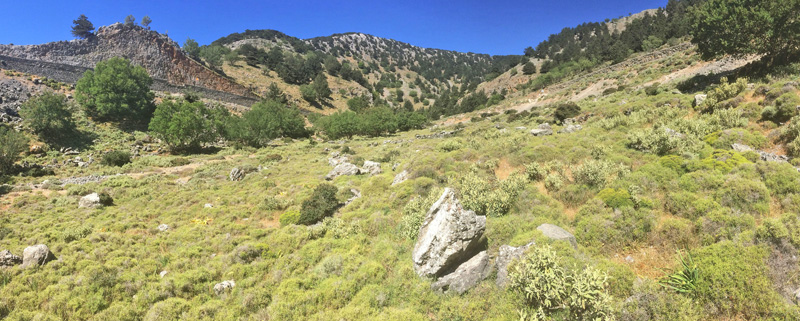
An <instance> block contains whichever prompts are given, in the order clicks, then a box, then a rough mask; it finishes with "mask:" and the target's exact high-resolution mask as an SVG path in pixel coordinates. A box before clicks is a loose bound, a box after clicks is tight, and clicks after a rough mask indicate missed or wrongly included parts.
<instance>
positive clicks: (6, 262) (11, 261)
mask: <svg viewBox="0 0 800 321" xmlns="http://www.w3.org/2000/svg"><path fill="white" fill-rule="evenodd" d="M19 264H22V258H21V257H19V256H16V255H14V254H11V252H10V251H9V250H3V251H2V252H0V266H14V265H19Z"/></svg>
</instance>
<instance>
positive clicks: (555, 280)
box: [509, 245, 613, 320]
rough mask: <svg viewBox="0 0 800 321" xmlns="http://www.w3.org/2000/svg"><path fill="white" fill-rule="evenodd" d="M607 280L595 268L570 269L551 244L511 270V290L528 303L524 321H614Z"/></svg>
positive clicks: (539, 249)
mask: <svg viewBox="0 0 800 321" xmlns="http://www.w3.org/2000/svg"><path fill="white" fill-rule="evenodd" d="M607 280H608V276H607V275H606V274H605V273H602V272H600V271H598V270H597V269H595V268H594V267H591V266H590V267H586V268H583V269H581V268H577V267H575V268H569V267H567V266H566V264H564V262H563V261H562V260H561V259H560V258H559V257H558V255H557V254H556V252H555V251H554V250H553V249H552V248H550V247H549V246H547V245H545V246H537V247H534V248H533V249H532V250H531V251H530V252H529V254H528V255H527V256H526V257H524V258H523V259H521V260H520V261H519V262H517V263H516V264H512V266H511V268H510V270H509V289H510V290H511V291H512V292H514V293H515V294H516V295H517V296H518V297H519V298H520V300H521V301H522V302H523V303H524V306H523V308H522V309H520V312H519V313H520V315H521V319H523V320H527V319H528V318H530V319H532V320H544V319H549V318H553V317H555V316H562V317H568V318H569V319H570V320H611V319H613V316H612V311H613V310H612V305H611V296H609V295H608V293H606V286H607Z"/></svg>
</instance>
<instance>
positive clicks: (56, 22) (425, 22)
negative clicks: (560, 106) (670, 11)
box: [0, 0, 667, 55]
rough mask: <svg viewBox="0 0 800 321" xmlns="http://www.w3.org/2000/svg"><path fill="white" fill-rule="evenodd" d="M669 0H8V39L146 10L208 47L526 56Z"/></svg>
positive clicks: (0, 38) (40, 38) (23, 39)
mask: <svg viewBox="0 0 800 321" xmlns="http://www.w3.org/2000/svg"><path fill="white" fill-rule="evenodd" d="M666 3H667V0H605V1H596V0H560V1H552V0H550V1H539V0H536V1H513V0H498V1H492V0H482V1H480V0H468V1H440V0H428V1H418V0H412V1H403V0H394V1H382V0H375V1H368V0H352V1H311V0H285V1H272V0H269V1H255V0H248V1H209V0H197V1H168V0H163V1H155V0H136V1H131V0H103V1H100V0H91V1H80V0H76V1H63V0H62V1H45V0H43V1H28V0H3V5H2V6H1V7H2V8H3V19H0V30H2V32H0V43H2V44H9V43H13V44H39V43H45V42H50V41H58V40H69V39H73V38H72V36H71V35H70V27H71V26H72V20H74V19H75V18H77V17H78V16H79V15H80V14H85V15H86V16H88V17H89V20H90V21H91V22H92V23H94V25H95V27H98V26H101V25H108V24H112V23H114V22H118V21H123V20H124V19H125V16H127V15H129V14H132V15H134V17H136V20H137V22H138V21H140V20H141V18H142V17H143V16H145V15H149V16H150V18H151V19H152V20H153V23H152V24H151V28H152V29H154V30H158V31H159V32H162V33H164V32H167V33H168V34H169V36H170V37H171V38H172V39H174V40H175V41H177V42H178V43H180V44H183V42H184V41H185V40H186V38H187V37H191V38H193V39H195V40H197V41H198V42H199V43H200V44H201V45H202V44H208V43H210V42H211V41H213V40H215V39H217V38H220V37H222V36H226V35H228V34H230V33H233V32H241V31H244V30H245V29H275V30H279V31H281V32H284V33H286V34H288V35H291V36H295V37H298V38H302V39H305V38H311V37H316V36H327V35H330V34H334V33H343V32H351V31H355V32H363V33H368V34H372V35H375V36H379V37H385V38H391V39H395V40H399V41H403V42H407V43H410V44H412V45H416V46H420V47H428V48H440V49H447V50H456V51H462V52H477V53H488V54H494V55H497V54H521V53H522V50H523V49H524V48H525V47H527V46H536V44H538V43H539V42H540V41H542V40H544V39H546V38H547V36H548V35H550V34H551V33H556V32H559V31H560V30H561V29H562V28H564V27H568V26H570V27H571V26H575V25H577V24H580V23H582V22H591V21H602V20H604V19H605V18H615V17H619V16H623V15H628V14H629V13H636V12H639V11H642V10H644V9H650V8H657V7H663V6H666Z"/></svg>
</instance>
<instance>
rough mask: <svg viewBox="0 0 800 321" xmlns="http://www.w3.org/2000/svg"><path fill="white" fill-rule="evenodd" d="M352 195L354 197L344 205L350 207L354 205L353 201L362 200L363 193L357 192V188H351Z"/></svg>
mask: <svg viewBox="0 0 800 321" xmlns="http://www.w3.org/2000/svg"><path fill="white" fill-rule="evenodd" d="M350 193H351V194H353V196H351V197H350V198H348V199H347V201H345V202H344V205H348V204H350V203H352V202H353V201H355V200H357V199H359V198H361V191H359V190H357V189H355V188H351V189H350Z"/></svg>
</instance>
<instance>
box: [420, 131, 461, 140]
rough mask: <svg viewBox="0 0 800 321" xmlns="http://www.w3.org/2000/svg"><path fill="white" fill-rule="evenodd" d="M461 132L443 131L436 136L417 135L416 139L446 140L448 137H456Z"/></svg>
mask: <svg viewBox="0 0 800 321" xmlns="http://www.w3.org/2000/svg"><path fill="white" fill-rule="evenodd" d="M460 131H461V129H457V130H451V131H442V132H438V133H436V134H430V135H416V136H415V137H416V138H417V139H433V138H445V137H448V136H453V135H455V134H456V133H458V132H460Z"/></svg>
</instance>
